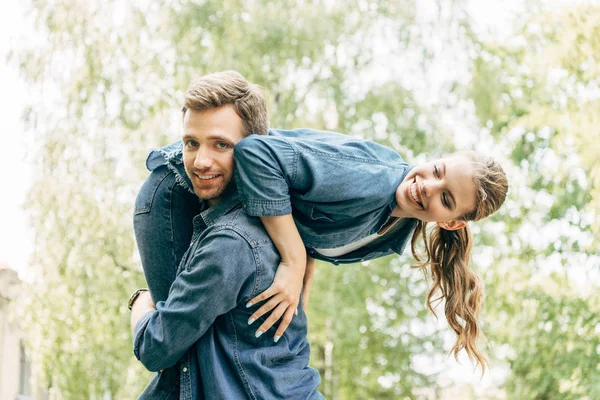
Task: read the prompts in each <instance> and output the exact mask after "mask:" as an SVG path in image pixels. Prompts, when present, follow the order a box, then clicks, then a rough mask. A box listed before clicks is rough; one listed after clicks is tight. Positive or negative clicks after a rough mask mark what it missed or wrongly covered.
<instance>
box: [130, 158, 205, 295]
mask: <svg viewBox="0 0 600 400" xmlns="http://www.w3.org/2000/svg"><path fill="white" fill-rule="evenodd" d="M177 176H178V175H177V174H176V173H175V172H174V171H173V170H171V169H169V168H167V167H166V166H157V167H155V169H154V170H153V171H152V173H151V174H150V176H149V177H148V178H147V179H146V181H145V182H144V185H143V186H142V188H141V189H140V191H139V193H138V196H137V198H136V201H135V212H134V217H133V228H134V231H135V237H136V241H137V245H138V249H139V251H140V257H141V261H142V267H143V268H144V275H145V276H146V281H147V283H148V288H149V289H150V293H151V295H152V300H153V301H154V303H155V304H156V303H158V302H159V301H164V300H166V299H167V295H168V294H169V288H170V287H171V284H172V283H173V281H174V280H175V271H176V269H177V266H178V265H179V262H180V261H181V257H182V256H183V254H184V253H185V251H186V250H187V249H188V247H189V245H190V241H191V238H192V232H193V226H192V219H193V218H194V217H195V216H196V215H198V214H199V213H200V211H202V209H203V204H202V202H201V201H200V200H199V199H198V197H197V196H196V195H195V194H194V193H193V192H191V193H190V192H189V191H188V190H187V189H185V188H184V187H183V186H182V185H181V184H180V183H178V182H179V180H178V179H177Z"/></svg>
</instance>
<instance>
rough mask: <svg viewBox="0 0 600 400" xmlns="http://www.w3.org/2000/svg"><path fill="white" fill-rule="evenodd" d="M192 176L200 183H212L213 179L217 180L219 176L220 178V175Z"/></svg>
mask: <svg viewBox="0 0 600 400" xmlns="http://www.w3.org/2000/svg"><path fill="white" fill-rule="evenodd" d="M194 175H195V176H196V178H197V179H198V180H199V181H201V182H209V181H212V180H213V179H215V178H218V177H219V176H221V175H220V174H213V175H199V174H194Z"/></svg>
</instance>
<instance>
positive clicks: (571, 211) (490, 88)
mask: <svg viewBox="0 0 600 400" xmlns="http://www.w3.org/2000/svg"><path fill="white" fill-rule="evenodd" d="M432 4H433V3H432ZM464 5H465V4H464V3H463V2H461V1H457V2H447V3H444V2H439V3H435V4H434V5H433V6H432V5H431V4H430V5H429V6H428V7H429V8H427V9H426V10H424V9H425V8H426V7H425V6H424V5H423V8H418V7H417V5H416V3H414V2H408V1H385V0H377V1H375V0H372V1H369V0H359V1H335V0H334V1H325V0H315V1H280V2H270V1H265V0H254V1H249V0H246V1H244V0H221V1H215V0H203V1H192V2H184V1H180V0H174V1H169V2H159V1H155V0H140V1H135V2H109V3H107V2H100V1H95V0H91V1H79V0H62V1H59V2H56V1H51V0H37V1H35V2H31V3H30V4H29V6H28V7H29V8H30V10H31V12H32V15H33V16H34V18H35V19H36V27H37V29H38V31H39V32H38V33H39V37H40V38H41V40H39V41H37V42H35V43H36V44H35V46H23V47H22V48H18V49H15V50H14V52H13V60H14V61H15V62H17V63H19V65H20V67H21V70H22V72H23V76H24V77H25V78H26V80H27V81H28V82H29V83H30V84H31V96H30V106H29V108H28V109H27V110H26V112H25V121H26V123H27V126H28V128H29V132H30V134H31V135H32V136H33V137H34V138H35V140H34V141H32V142H33V143H34V146H33V147H34V148H33V149H30V151H31V154H32V155H33V157H32V160H33V161H32V162H33V170H34V171H35V174H34V177H35V179H34V182H33V184H32V188H31V192H30V195H29V201H28V212H29V215H30V220H31V223H32V225H33V227H34V230H35V251H34V255H33V258H32V260H31V269H32V271H33V272H34V275H35V277H36V278H35V281H34V282H32V283H31V285H30V288H29V289H30V290H29V291H28V293H27V294H26V295H25V296H24V297H23V299H22V301H23V302H24V304H25V305H26V307H24V308H23V310H24V311H23V313H22V316H21V317H22V319H23V320H24V322H25V325H26V326H27V327H28V330H29V339H30V349H31V356H32V359H33V362H34V364H35V365H36V366H37V367H38V368H39V371H40V372H41V373H42V375H43V378H44V379H45V381H46V382H47V383H48V385H49V386H50V387H51V388H52V390H51V396H52V397H53V398H64V399H84V398H85V399H87V398H100V397H102V396H109V397H110V398H115V399H122V398H135V396H136V395H137V394H139V393H140V392H141V390H142V389H143V387H144V385H145V384H146V383H147V382H148V380H149V374H148V373H146V372H144V371H143V368H142V367H141V366H140V365H139V363H138V362H137V361H136V360H135V359H134V357H133V355H132V349H131V337H130V333H129V332H130V330H129V312H128V310H127V309H126V306H125V304H126V300H127V298H128V296H129V294H130V292H131V291H132V290H133V289H134V288H136V287H138V286H143V276H142V274H141V272H140V268H139V259H138V257H137V255H136V249H135V244H134V240H133V235H132V227H131V214H132V205H133V199H134V197H135V194H136V191H137V189H138V188H139V186H140V185H141V183H142V181H143V179H144V177H145V176H146V174H147V172H146V171H145V169H144V159H145V156H146V154H147V151H148V149H149V148H151V147H157V146H160V145H163V144H166V143H169V142H171V141H174V140H176V139H177V138H178V136H179V134H180V114H179V110H180V103H181V99H182V97H183V92H184V90H185V89H186V87H187V85H188V83H189V81H190V80H191V79H192V78H193V77H194V76H197V75H202V74H205V73H208V72H213V71H218V70H225V69H235V70H238V71H239V72H241V73H242V74H243V75H245V76H246V77H247V78H248V79H249V80H250V81H253V82H256V83H258V84H261V85H262V86H263V87H264V88H265V89H266V92H267V94H268V100H269V110H270V114H271V125H272V126H273V127H278V128H296V127H301V126H310V127H315V128H320V129H323V128H327V129H333V130H338V131H341V132H346V133H352V134H358V135H362V136H363V137H366V138H369V139H373V140H377V141H379V142H381V143H384V144H387V145H390V146H392V147H393V148H395V149H396V150H397V151H399V152H400V153H401V154H402V155H403V156H405V157H406V158H407V159H408V160H409V161H411V162H419V161H423V159H424V155H427V154H431V155H434V154H435V155H439V154H442V153H444V152H448V151H451V150H453V149H455V148H456V147H459V148H461V149H464V148H473V149H477V150H482V151H487V152H488V153H489V152H493V154H494V155H495V156H496V157H498V158H499V159H500V160H501V161H502V162H503V164H504V165H505V167H506V171H507V173H508V175H509V180H510V183H511V191H510V194H509V198H508V200H507V202H506V204H505V206H504V207H503V208H502V209H501V211H500V212H498V213H497V214H496V215H494V216H493V217H492V218H490V219H489V220H486V221H483V222H481V223H478V224H476V225H474V230H475V240H476V250H475V254H474V257H473V261H474V262H473V268H475V270H476V271H478V272H479V273H481V275H482V276H483V278H484V281H485V283H486V289H487V298H486V307H485V310H484V312H483V314H482V321H483V324H484V331H485V333H486V334H487V338H485V339H483V340H482V341H481V346H483V347H484V350H485V352H486V353H487V354H488V356H489V358H490V366H491V367H492V373H494V370H495V369H496V370H501V371H505V374H504V375H506V378H505V379H502V380H501V381H500V382H499V383H496V385H497V389H498V390H499V392H498V391H494V390H488V389H484V390H479V389H478V388H477V387H476V386H473V387H471V388H466V389H464V390H463V389H461V390H462V391H460V392H459V394H456V393H457V392H456V391H455V389H456V388H455V386H458V385H459V384H458V383H456V384H455V383H452V382H450V383H448V379H447V378H446V379H442V377H443V376H444V373H445V372H446V371H445V369H447V368H449V367H450V366H452V368H455V369H457V370H459V371H460V370H462V372H461V373H463V374H466V375H468V374H471V373H472V371H471V370H470V367H469V365H466V366H465V365H462V366H459V365H456V364H453V363H452V361H449V360H447V359H446V354H445V352H446V351H447V350H448V349H449V347H450V346H449V344H450V343H451V341H452V340H453V338H452V337H451V335H450V337H448V332H447V328H446V327H445V326H444V325H443V324H439V323H436V321H435V320H434V319H433V318H432V316H431V315H429V314H428V313H427V312H426V310H425V306H424V303H425V293H426V289H427V284H428V282H427V280H426V278H425V277H424V275H423V274H422V273H421V272H420V271H418V270H414V269H412V268H410V263H411V262H412V260H411V258H410V257H409V256H408V255H403V256H401V257H388V258H385V259H382V260H377V261H373V262H370V263H368V264H366V265H352V266H344V267H335V266H331V265H325V264H319V265H318V267H317V275H316V280H315V286H314V289H313V294H312V296H311V305H310V309H309V321H310V333H309V335H310V339H311V342H312V361H311V362H312V364H313V365H314V366H315V367H317V368H319V370H320V371H321V375H322V377H323V383H322V386H321V391H322V392H323V394H324V395H325V396H326V398H328V399H358V398H360V399H375V398H376V399H398V398H423V399H429V398H436V399H437V398H444V397H446V398H457V397H459V398H469V397H470V398H478V399H482V398H488V399H492V398H497V397H498V396H499V397H502V396H504V397H503V398H510V399H576V398H577V399H579V398H587V399H595V398H600V386H599V384H598V383H597V382H600V376H599V375H600V372H599V371H600V370H599V368H600V367H599V366H600V357H599V351H600V348H599V343H598V342H599V339H600V331H599V329H598V326H599V325H598V318H597V315H599V311H600V304H599V303H598V300H597V297H593V294H594V293H597V289H598V274H599V272H600V268H599V266H600V262H599V256H598V251H597V249H598V244H599V243H598V228H597V227H598V222H600V221H598V216H599V215H600V164H599V163H598V162H597V160H598V158H599V156H600V154H599V150H598V149H600V146H598V145H597V142H598V139H600V134H599V128H598V127H599V126H600V125H599V124H598V122H600V121H599V118H600V117H599V115H600V113H599V111H600V108H599V107H598V106H599V97H600V96H599V95H598V91H599V88H598V78H597V77H598V72H600V71H599V69H600V67H599V61H598V60H599V57H600V41H599V40H600V39H599V38H600V33H599V32H598V29H599V28H598V27H599V26H600V8H598V7H597V6H587V5H573V6H569V7H568V8H561V9H560V10H558V11H555V12H551V11H548V12H546V11H544V10H542V9H536V8H535V7H533V8H532V9H530V10H529V11H528V12H529V14H528V15H527V16H523V18H522V20H523V21H524V22H523V24H522V26H520V27H519V28H518V29H516V30H515V31H514V32H513V33H512V34H511V35H510V36H509V37H507V38H504V39H503V41H502V43H495V42H490V41H489V40H486V41H484V40H482V39H479V37H478V35H477V34H476V33H475V32H476V31H475V30H474V29H473V27H472V22H473V21H471V20H470V19H469V17H468V15H467V14H465V12H464ZM429 14H431V15H432V16H433V17H432V18H427V15H429ZM440 65H441V68H440ZM432 71H433V72H432ZM435 71H437V72H435ZM406 253H407V254H408V253H409V251H407V252H406ZM448 339H449V340H448ZM492 385H493V384H492ZM498 393H503V394H498Z"/></svg>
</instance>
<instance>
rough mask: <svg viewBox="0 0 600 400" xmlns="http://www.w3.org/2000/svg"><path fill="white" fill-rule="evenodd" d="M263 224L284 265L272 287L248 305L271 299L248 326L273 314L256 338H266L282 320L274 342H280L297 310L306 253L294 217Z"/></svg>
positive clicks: (260, 328)
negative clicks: (264, 335) (266, 315)
mask: <svg viewBox="0 0 600 400" xmlns="http://www.w3.org/2000/svg"><path fill="white" fill-rule="evenodd" d="M261 221H262V223H263V225H264V226H265V229H266V230H267V233H268V234H269V236H270V237H271V239H272V240H273V243H274V244H275V246H276V247H277V250H278V251H279V254H280V255H281V263H280V264H279V267H278V268H277V272H276V273H275V279H274V280H273V283H272V284H271V286H270V287H269V288H268V289H267V290H266V291H264V292H262V293H261V294H260V295H258V296H256V297H255V298H253V299H252V300H250V301H249V302H248V304H247V307H250V306H251V305H252V304H256V303H258V302H260V301H263V300H267V299H269V300H268V301H267V302H266V303H265V304H263V306H262V307H260V308H259V309H258V310H256V312H255V313H254V314H252V315H251V316H250V319H249V320H248V323H252V322H254V321H256V320H257V319H258V318H260V317H261V316H263V315H264V314H266V313H267V312H269V311H271V310H272V312H271V315H269V317H268V318H267V319H266V320H265V321H264V322H263V324H262V325H261V326H260V327H259V328H258V330H257V334H259V332H260V334H263V333H264V332H266V331H267V330H268V329H269V328H270V327H271V326H273V324H275V322H277V320H279V318H281V317H282V316H283V318H282V320H281V323H280V324H279V327H278V328H277V332H275V342H277V341H278V340H279V338H280V337H281V336H282V335H283V332H285V330H286V329H287V327H288V325H289V324H290V322H291V321H292V317H293V316H294V313H296V310H297V308H298V303H299V301H300V292H301V291H302V283H303V280H304V271H305V269H306V249H305V248H304V244H303V243H302V238H301V237H300V234H299V233H298V229H297V228H296V224H295V223H294V219H293V218H292V215H291V214H286V215H281V216H275V217H261Z"/></svg>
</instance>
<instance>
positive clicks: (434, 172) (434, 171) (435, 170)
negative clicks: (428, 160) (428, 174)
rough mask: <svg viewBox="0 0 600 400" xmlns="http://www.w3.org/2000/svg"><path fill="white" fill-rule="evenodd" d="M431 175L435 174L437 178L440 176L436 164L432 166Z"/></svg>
mask: <svg viewBox="0 0 600 400" xmlns="http://www.w3.org/2000/svg"><path fill="white" fill-rule="evenodd" d="M433 175H434V176H436V177H438V178H439V176H440V171H439V170H438V167H437V165H434V166H433Z"/></svg>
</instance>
